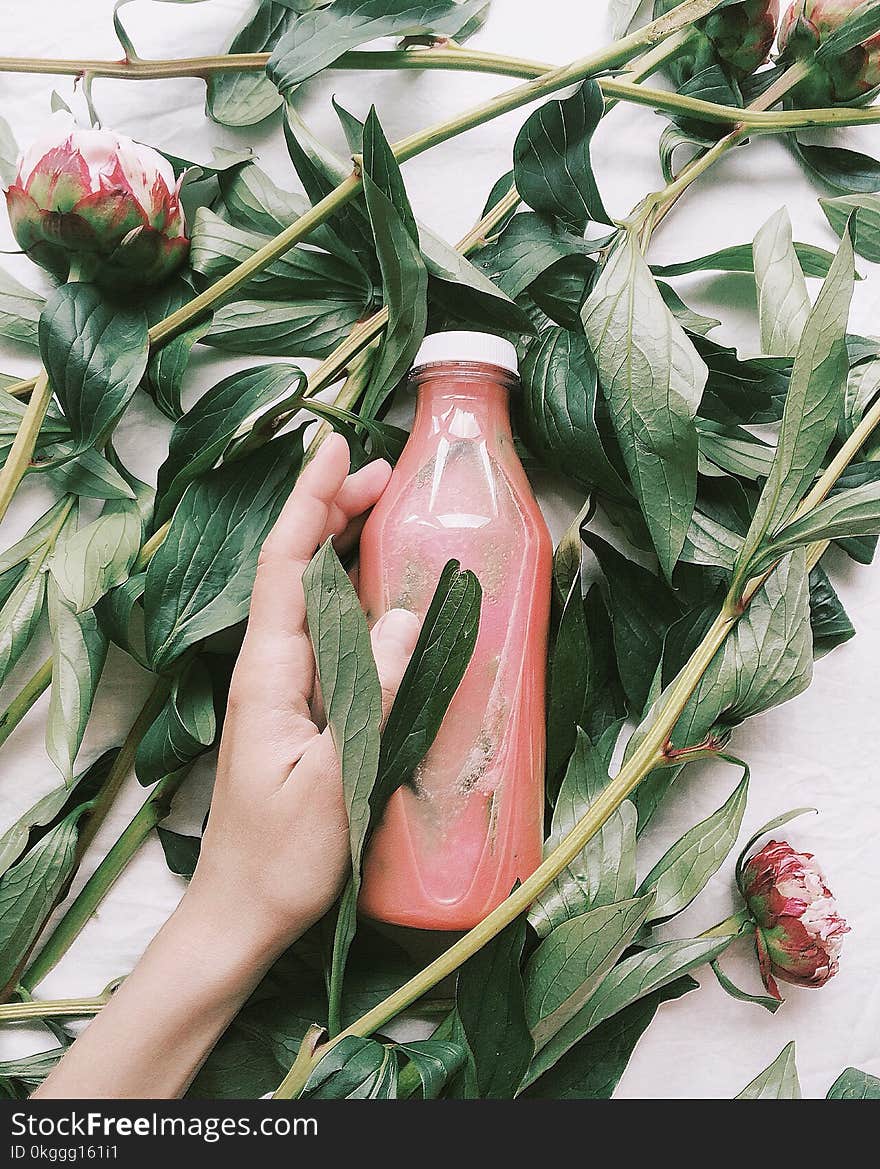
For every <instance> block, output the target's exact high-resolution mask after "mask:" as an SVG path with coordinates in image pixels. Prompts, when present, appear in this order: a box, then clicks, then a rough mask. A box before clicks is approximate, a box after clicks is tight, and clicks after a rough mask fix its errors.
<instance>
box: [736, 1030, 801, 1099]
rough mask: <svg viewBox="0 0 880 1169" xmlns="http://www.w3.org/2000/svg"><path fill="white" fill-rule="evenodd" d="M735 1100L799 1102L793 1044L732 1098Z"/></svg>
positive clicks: (786, 1047)
mask: <svg viewBox="0 0 880 1169" xmlns="http://www.w3.org/2000/svg"><path fill="white" fill-rule="evenodd" d="M734 1099H736V1100H800V1099H801V1085H800V1081H799V1080H798V1074H797V1067H796V1066H795V1062H794V1043H793V1042H792V1043H789V1044H787V1045H786V1046H785V1047H783V1049H782V1051H780V1053H779V1055H778V1056H777V1057H776V1059H774V1061H773V1063H771V1064H770V1066H769V1067H768V1068H765V1069H764V1071H762V1072H761V1074H760V1075H759V1076H756V1077H755V1079H754V1080H752V1082H751V1083H750V1084H746V1086H745V1087H744V1088H743V1090H742V1091H741V1092H740V1093H739V1094H738V1095H737V1096H735V1097H734Z"/></svg>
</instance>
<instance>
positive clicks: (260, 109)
mask: <svg viewBox="0 0 880 1169" xmlns="http://www.w3.org/2000/svg"><path fill="white" fill-rule="evenodd" d="M296 19H297V16H296V14H295V13H294V12H292V11H291V10H290V7H289V6H288V5H286V4H283V3H281V4H273V3H270V2H267V3H261V4H260V7H259V9H258V10H257V12H256V13H255V15H254V16H253V17H252V18H251V19H250V20H249V21H248V23H247V24H246V25H245V26H244V28H243V29H242V30H241V32H239V33H238V34H237V35H236V37H235V38H234V40H233V41H232V44H231V45H230V46H229V52H230V53H264V52H266V51H267V50H269V49H274V48H275V46H276V44H277V43H278V40H279V38H280V37H281V36H282V35H283V34H284V33H285V32H286V31H287V29H288V27H289V26H290V24H291V22H292V21H294V20H296ZM280 105H281V96H280V95H279V93H278V90H277V89H276V88H275V86H274V85H273V84H272V82H271V81H270V80H269V78H268V77H267V76H266V75H265V73H262V72H256V73H255V72H252V71H251V72H246V73H230V72H226V71H224V72H217V73H211V74H210V75H209V77H208V100H207V108H208V113H209V115H210V116H211V117H212V118H213V119H214V121H215V122H220V123H221V124H222V125H224V126H252V125H253V124H254V123H255V122H261V121H262V120H263V118H267V117H268V116H269V114H271V113H274V112H275V110H277V109H278V108H279V106H280Z"/></svg>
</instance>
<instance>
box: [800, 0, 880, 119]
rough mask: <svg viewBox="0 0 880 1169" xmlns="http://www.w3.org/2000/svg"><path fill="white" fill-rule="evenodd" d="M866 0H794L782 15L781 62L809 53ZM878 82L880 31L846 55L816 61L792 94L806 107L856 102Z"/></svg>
mask: <svg viewBox="0 0 880 1169" xmlns="http://www.w3.org/2000/svg"><path fill="white" fill-rule="evenodd" d="M863 3H864V0H796V3H794V4H792V6H791V8H789V10H788V11H787V12H786V14H785V16H783V18H782V24H781V26H780V29H779V50H780V54H781V59H782V60H783V61H790V60H794V59H797V58H801V57H810V56H812V54H813V53H814V52H815V51H816V49H817V48H818V47H819V45H821V44H822V42H823V41H824V40H825V39H826V38H827V37H828V36H829V35H830V34H831V33H833V32H834V31H835V30H836V29H838V28H839V27H840V25H841V24H843V22H844V20H846V18H847V17H848V16H850V15H851V14H852V13H853V12H854V11H855V9H857V8H860V7H861V6H862V4H863ZM878 85H880V33H876V34H875V35H874V36H872V37H869V38H868V40H866V41H865V42H864V43H863V44H861V45H856V47H855V48H853V49H850V50H849V51H848V52H846V53H841V54H840V55H839V56H835V57H833V58H831V59H830V60H828V61H824V62H818V63H816V64H815V65H814V66H813V68H812V69H811V70H810V74H809V76H808V77H806V78H805V79H804V80H803V81H802V82H800V84H799V85H797V86H796V87H795V88H794V89H793V90H792V91H791V93H790V95H789V96H790V99H791V101H792V103H793V104H794V105H796V106H800V107H801V108H802V109H812V108H814V107H823V106H830V105H837V104H840V103H847V102H855V101H858V100H859V99H861V98H864V97H865V96H866V95H867V94H869V93H871V92H872V91H873V90H874V89H876V87H877V86H878Z"/></svg>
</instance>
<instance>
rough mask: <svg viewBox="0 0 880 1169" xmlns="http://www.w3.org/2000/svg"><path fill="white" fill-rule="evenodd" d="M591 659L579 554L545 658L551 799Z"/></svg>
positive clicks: (581, 705) (582, 698)
mask: <svg viewBox="0 0 880 1169" xmlns="http://www.w3.org/2000/svg"><path fill="white" fill-rule="evenodd" d="M578 552H580V536H578ZM590 660H591V646H590V640H589V636H588V632H587V620H586V613H585V611H584V598H583V597H582V595H581V579H580V556H578V561H577V572H576V575H575V576H574V577H573V579H572V581H571V585H570V586H569V592H568V596H567V597H566V598H565V601H564V603H563V606H562V612H561V614H560V616H559V623H558V625H557V627H556V634H555V637H554V638H553V641H552V643H551V646H550V652H549V655H548V661H547V670H548V680H547V760H546V782H547V789H548V796H549V797H550V798H551V799H552V798H553V797H554V796H555V795H556V792H557V790H558V787H559V777H560V774H561V772H562V770H563V768H564V767H565V765H566V763H567V762H568V759H569V756H570V755H571V753H572V751H573V750H574V745H575V740H576V736H577V728H578V726H579V724H580V723H581V721H582V716H583V713H584V708H585V704H586V701H587V680H588V675H589V669H590Z"/></svg>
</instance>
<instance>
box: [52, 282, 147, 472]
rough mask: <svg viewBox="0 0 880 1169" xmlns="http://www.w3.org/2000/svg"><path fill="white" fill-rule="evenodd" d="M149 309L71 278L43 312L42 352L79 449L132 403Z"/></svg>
mask: <svg viewBox="0 0 880 1169" xmlns="http://www.w3.org/2000/svg"><path fill="white" fill-rule="evenodd" d="M148 350H149V341H148V338H147V320H146V317H145V315H144V313H143V312H136V311H134V310H128V309H120V308H119V306H118V305H112V306H111V305H110V304H108V303H107V302H106V301H105V300H103V299H102V297H101V295H100V293H99V292H98V291H97V289H96V288H94V287H93V286H92V285H91V284H65V285H63V286H62V287H61V288H59V289H58V290H57V291H56V292H55V293H53V295H52V297H51V298H50V300H49V302H48V304H47V305H46V309H45V311H44V313H43V315H42V317H41V318H40V353H41V355H42V358H43V364H44V366H45V367H46V371H47V372H48V374H49V378H50V380H51V383H52V388H53V390H54V391H55V393H56V394H57V396H58V400H59V401H60V402H61V407H62V409H63V410H64V416H65V418H66V419H67V421H68V422H69V423H70V429H71V431H72V432H73V437H74V442H75V443H76V446H77V448H78V449H79V450H83V449H85V448H86V447H88V446H92V445H93V444H94V443H95V442H96V441H97V440H98V439H99V438H100V436H101V435H103V434H105V433H106V432H107V431H108V429H109V428H110V427H111V426H112V425H113V423H114V422H115V421H116V419H117V418H118V417H119V416H120V414H121V413H122V411H123V410H124V409H125V407H126V406H127V405H128V403H129V401H130V400H131V397H132V395H133V394H134V392H135V390H136V389H137V387H138V383H139V382H140V380H141V378H142V377H143V374H144V370H145V369H146V366H147V354H148Z"/></svg>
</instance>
